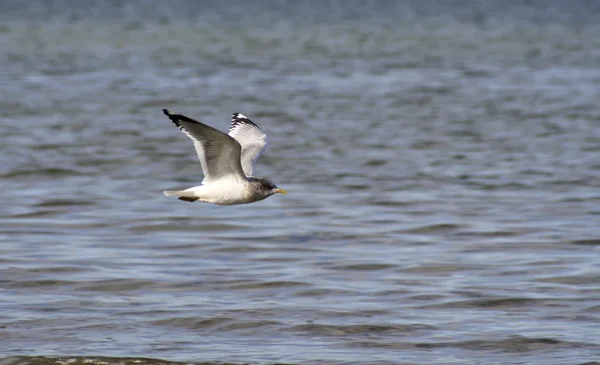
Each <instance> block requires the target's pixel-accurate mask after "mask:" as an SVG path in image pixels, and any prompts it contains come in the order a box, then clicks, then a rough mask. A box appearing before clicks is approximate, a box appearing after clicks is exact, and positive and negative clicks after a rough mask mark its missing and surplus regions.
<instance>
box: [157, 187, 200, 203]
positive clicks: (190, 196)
mask: <svg viewBox="0 0 600 365" xmlns="http://www.w3.org/2000/svg"><path fill="white" fill-rule="evenodd" d="M163 194H165V195H166V196H176V197H178V198H177V199H179V200H183V201H186V202H190V203H193V202H195V201H196V200H198V198H196V196H195V195H194V193H192V192H191V191H185V190H165V191H163Z"/></svg>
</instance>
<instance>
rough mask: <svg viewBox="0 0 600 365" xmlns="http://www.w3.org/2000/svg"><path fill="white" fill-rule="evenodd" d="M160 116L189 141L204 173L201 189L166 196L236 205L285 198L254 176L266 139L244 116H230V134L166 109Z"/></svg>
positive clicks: (175, 191) (280, 190) (271, 186)
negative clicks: (173, 125) (278, 195)
mask: <svg viewBox="0 0 600 365" xmlns="http://www.w3.org/2000/svg"><path fill="white" fill-rule="evenodd" d="M163 113H164V114H165V115H166V116H167V117H169V119H171V121H172V122H173V123H174V124H175V125H176V126H177V127H178V128H179V129H180V130H181V131H182V132H183V133H185V134H186V135H187V136H188V137H190V138H191V139H192V141H193V142H194V147H195V148H196V153H197V154H198V159H200V164H201V165H202V171H203V172H204V180H202V184H201V185H199V186H194V187H191V188H189V189H185V190H165V191H163V193H164V194H165V195H167V196H176V197H178V199H179V200H183V201H187V202H195V201H197V200H198V201H201V202H204V203H210V204H217V205H235V204H247V203H253V202H257V201H260V200H263V199H266V198H268V197H270V196H271V195H273V194H277V193H279V194H287V192H286V191H285V190H283V189H279V188H278V187H277V185H275V184H274V183H272V182H271V181H270V180H267V179H264V178H260V177H255V176H254V165H255V164H256V160H258V157H259V156H260V154H261V153H262V152H263V151H264V150H265V148H266V147H267V135H266V134H264V133H263V131H261V130H260V128H258V126H257V125H256V124H254V122H252V121H251V120H250V119H248V118H247V117H246V116H244V115H243V114H240V113H234V114H233V116H232V119H231V126H230V127H229V134H225V133H223V132H220V131H218V130H217V129H215V128H213V127H210V126H208V125H206V124H204V123H201V122H199V121H197V120H194V119H192V118H189V117H186V116H185V115H182V114H175V113H172V112H170V111H169V110H167V109H163Z"/></svg>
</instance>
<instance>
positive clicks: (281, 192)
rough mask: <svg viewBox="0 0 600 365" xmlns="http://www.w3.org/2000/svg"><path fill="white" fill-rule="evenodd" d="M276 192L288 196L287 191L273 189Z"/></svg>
mask: <svg viewBox="0 0 600 365" xmlns="http://www.w3.org/2000/svg"><path fill="white" fill-rule="evenodd" d="M273 191H274V192H276V193H279V194H287V191H285V190H283V189H273Z"/></svg>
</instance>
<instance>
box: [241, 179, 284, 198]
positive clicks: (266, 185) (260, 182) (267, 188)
mask: <svg viewBox="0 0 600 365" xmlns="http://www.w3.org/2000/svg"><path fill="white" fill-rule="evenodd" d="M249 180H250V182H251V183H252V185H253V187H254V189H253V193H254V194H256V196H257V198H259V199H261V200H262V199H266V198H268V197H270V196H271V195H273V194H287V191H285V190H283V189H280V188H278V187H277V185H275V184H273V183H272V182H271V181H269V180H267V179H263V178H256V177H255V178H250V179H249Z"/></svg>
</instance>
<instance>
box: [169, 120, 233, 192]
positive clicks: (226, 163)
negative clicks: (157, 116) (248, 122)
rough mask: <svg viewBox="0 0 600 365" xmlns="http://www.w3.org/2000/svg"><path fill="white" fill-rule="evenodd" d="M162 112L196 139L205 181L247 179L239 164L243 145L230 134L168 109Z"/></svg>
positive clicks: (195, 144) (193, 139) (195, 142)
mask: <svg viewBox="0 0 600 365" xmlns="http://www.w3.org/2000/svg"><path fill="white" fill-rule="evenodd" d="M163 113H164V114H165V115H166V116H167V117H169V119H171V121H172V122H173V123H174V124H175V125H176V126H177V127H179V129H180V130H181V131H182V132H183V133H185V134H186V135H187V136H188V137H190V138H191V139H192V141H194V147H195V148H196V153H197V154H198V159H199V160H200V164H201V165H202V171H203V172H204V180H203V181H202V182H203V183H209V182H211V181H216V180H221V179H224V178H225V179H245V175H244V171H243V170H242V165H241V163H240V156H241V151H242V147H241V146H240V144H239V143H238V142H237V141H236V140H235V139H233V138H232V137H230V136H229V135H227V134H225V133H223V132H220V131H218V130H216V129H214V128H213V127H210V126H208V125H206V124H203V123H201V122H199V121H197V120H194V119H192V118H189V117H186V116H185V115H182V114H175V113H172V112H170V111H168V110H167V109H163Z"/></svg>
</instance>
